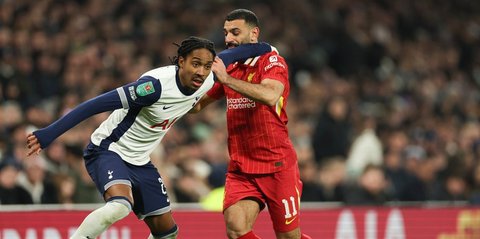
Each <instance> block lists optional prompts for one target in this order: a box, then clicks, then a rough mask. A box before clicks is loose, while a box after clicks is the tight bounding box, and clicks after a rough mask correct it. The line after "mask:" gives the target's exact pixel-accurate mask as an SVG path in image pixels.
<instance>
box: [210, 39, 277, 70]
mask: <svg viewBox="0 0 480 239" xmlns="http://www.w3.org/2000/svg"><path fill="white" fill-rule="evenodd" d="M275 50H276V49H275V47H272V46H270V45H269V44H267V43H265V42H260V43H249V44H242V45H240V46H238V47H234V48H230V49H226V50H223V51H221V52H220V53H218V57H220V59H222V61H223V63H224V64H225V66H228V65H230V64H232V63H234V62H236V61H241V60H246V59H248V58H250V57H254V56H260V55H263V54H265V53H268V52H271V51H275Z"/></svg>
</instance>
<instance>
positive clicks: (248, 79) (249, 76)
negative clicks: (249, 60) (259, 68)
mask: <svg viewBox="0 0 480 239" xmlns="http://www.w3.org/2000/svg"><path fill="white" fill-rule="evenodd" d="M254 75H255V72H253V73H250V74H249V75H248V77H247V81H248V82H252V80H253V76H254Z"/></svg>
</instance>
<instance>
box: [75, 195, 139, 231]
mask: <svg viewBox="0 0 480 239" xmlns="http://www.w3.org/2000/svg"><path fill="white" fill-rule="evenodd" d="M130 211H131V208H130V207H127V206H126V205H125V204H122V203H120V202H116V201H110V202H107V203H106V204H105V206H103V207H101V208H98V209H97V210H95V211H93V212H91V213H90V214H88V216H87V217H86V218H85V219H84V220H83V222H82V224H80V226H79V227H78V229H77V231H75V233H74V234H73V235H72V237H70V239H94V238H96V237H97V236H98V235H100V234H101V233H102V232H104V231H105V230H107V228H108V227H109V226H110V225H112V224H113V223H115V222H116V221H118V220H120V219H122V218H124V217H126V216H128V214H129V213H130Z"/></svg>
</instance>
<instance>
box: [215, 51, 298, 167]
mask: <svg viewBox="0 0 480 239" xmlns="http://www.w3.org/2000/svg"><path fill="white" fill-rule="evenodd" d="M227 72H228V73H229V74H230V75H231V76H232V77H235V78H237V79H239V80H243V81H248V82H251V83H254V84H259V83H260V82H261V80H262V79H266V78H268V79H273V80H278V81H280V82H281V83H282V84H283V85H284V86H285V88H284V91H283V94H282V96H281V97H280V99H279V100H278V102H277V104H276V105H274V106H267V105H265V104H261V103H259V102H255V101H253V100H251V99H249V98H247V97H245V96H243V95H241V94H240V93H237V92H236V91H234V90H232V89H230V88H229V87H226V86H224V85H222V84H219V83H216V84H215V86H214V87H213V88H212V89H211V90H210V91H209V92H208V95H209V96H210V97H213V98H217V99H218V98H220V97H222V96H225V97H226V101H227V126H228V149H229V154H230V158H231V161H230V164H229V171H236V170H240V171H241V172H244V173H254V174H260V173H272V172H278V171H280V170H283V169H285V168H287V167H289V166H291V165H293V164H295V163H296V161H297V158H296V157H297V156H296V153H295V150H294V148H293V145H292V143H291V141H290V139H289V137H288V130H287V126H286V124H287V122H288V117H287V115H286V110H285V107H286V106H287V98H288V95H289V93H290V84H289V81H288V67H287V64H286V63H285V60H284V59H283V57H281V56H279V55H278V54H277V53H276V52H270V53H267V54H265V55H262V56H259V57H255V58H250V59H248V60H247V61H245V62H243V63H241V62H237V63H235V64H233V65H230V66H229V67H228V68H227Z"/></svg>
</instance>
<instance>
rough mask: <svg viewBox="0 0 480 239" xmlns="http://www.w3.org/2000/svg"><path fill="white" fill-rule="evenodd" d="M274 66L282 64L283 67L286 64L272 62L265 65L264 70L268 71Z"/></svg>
mask: <svg viewBox="0 0 480 239" xmlns="http://www.w3.org/2000/svg"><path fill="white" fill-rule="evenodd" d="M274 66H280V67H282V68H285V66H284V65H283V64H282V63H281V62H278V61H277V62H272V63H270V64H268V65H267V66H265V68H264V69H263V70H264V71H267V70H269V69H270V68H272V67H274Z"/></svg>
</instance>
